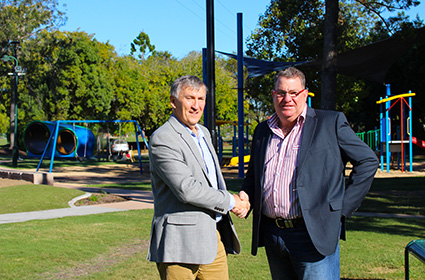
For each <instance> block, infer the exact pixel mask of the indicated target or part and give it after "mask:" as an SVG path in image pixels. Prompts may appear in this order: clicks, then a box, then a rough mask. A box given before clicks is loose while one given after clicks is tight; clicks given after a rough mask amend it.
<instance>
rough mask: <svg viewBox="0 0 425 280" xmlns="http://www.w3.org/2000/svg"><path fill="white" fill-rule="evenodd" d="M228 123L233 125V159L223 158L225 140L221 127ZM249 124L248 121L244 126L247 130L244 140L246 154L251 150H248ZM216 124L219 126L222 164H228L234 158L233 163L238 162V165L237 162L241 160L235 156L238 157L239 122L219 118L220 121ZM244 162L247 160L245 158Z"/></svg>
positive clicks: (219, 154) (219, 152) (219, 157)
mask: <svg viewBox="0 0 425 280" xmlns="http://www.w3.org/2000/svg"><path fill="white" fill-rule="evenodd" d="M226 124H229V125H232V126H233V138H232V158H231V159H226V158H223V144H224V141H223V137H222V136H221V129H220V128H221V126H222V125H226ZM248 125H249V124H248V123H244V126H245V127H246V132H245V135H246V137H244V139H243V142H244V143H245V145H244V146H245V148H244V154H246V153H248V152H249V151H248V135H249V133H248ZM216 126H217V128H218V159H219V161H220V163H221V165H228V164H229V163H230V162H231V160H232V159H233V163H234V162H236V165H237V163H239V160H236V159H234V158H237V151H236V150H237V149H236V148H237V146H238V145H237V127H238V122H237V121H220V120H218V121H216ZM244 162H245V160H244Z"/></svg>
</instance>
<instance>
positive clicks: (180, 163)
mask: <svg viewBox="0 0 425 280" xmlns="http://www.w3.org/2000/svg"><path fill="white" fill-rule="evenodd" d="M206 93H207V88H206V86H205V84H204V83H203V82H202V81H201V80H200V79H199V78H197V77H195V76H183V77H180V78H178V79H177V80H176V81H175V82H174V83H173V85H172V87H171V95H170V102H171V106H172V110H173V115H172V116H171V117H170V118H169V120H168V121H167V122H166V123H165V124H164V125H162V126H161V127H160V128H159V129H157V130H156V131H155V132H154V133H153V134H152V136H151V139H150V147H149V160H150V171H151V183H152V192H153V196H154V217H153V220H152V229H151V239H150V246H149V253H148V257H147V258H148V259H149V260H150V261H153V262H156V263H157V268H158V271H159V274H160V277H161V279H228V268H227V257H226V256H227V253H230V254H238V253H239V252H240V243H239V240H238V237H237V235H236V232H235V229H234V227H233V223H232V220H231V219H230V216H229V210H233V211H237V212H238V216H242V217H243V216H244V215H246V213H247V211H248V208H249V202H243V201H241V200H240V199H239V197H238V196H237V195H231V194H230V193H229V192H227V191H226V186H225V182H224V179H223V176H222V173H221V171H220V166H219V163H218V159H217V155H216V153H215V149H214V147H213V145H212V142H211V137H210V134H209V132H208V130H207V129H206V128H205V127H203V126H202V125H200V124H198V122H199V120H200V119H201V117H202V113H203V110H204V107H205V99H206Z"/></svg>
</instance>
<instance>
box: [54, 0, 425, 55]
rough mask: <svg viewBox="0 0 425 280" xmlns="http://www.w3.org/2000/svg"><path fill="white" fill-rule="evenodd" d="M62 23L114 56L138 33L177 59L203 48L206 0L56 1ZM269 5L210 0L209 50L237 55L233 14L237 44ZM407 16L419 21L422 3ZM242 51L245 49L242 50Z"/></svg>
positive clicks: (258, 0)
mask: <svg viewBox="0 0 425 280" xmlns="http://www.w3.org/2000/svg"><path fill="white" fill-rule="evenodd" d="M58 2H59V4H60V5H63V4H65V5H66V6H65V7H63V8H62V9H61V10H64V11H65V13H66V15H67V17H68V21H67V23H66V25H65V26H63V27H62V28H61V30H63V31H65V30H66V31H76V30H79V31H85V32H87V33H88V34H93V35H94V38H96V40H98V41H100V42H103V43H106V42H108V41H109V43H110V44H111V45H113V46H114V47H115V51H116V52H117V53H118V54H119V55H127V54H130V44H131V42H132V41H133V40H134V39H135V38H136V37H137V36H138V35H139V33H140V32H142V31H143V32H145V33H146V34H148V36H149V38H150V41H151V44H153V45H155V50H156V51H168V52H170V53H171V54H172V55H173V56H174V57H176V58H178V59H181V58H183V57H185V56H186V55H187V54H188V53H189V52H191V51H201V50H202V48H205V47H206V46H207V35H206V28H207V27H206V0H149V1H147V0H119V1H118V0H59V1H58ZM269 3H270V0H214V16H215V21H214V27H215V34H214V37H215V49H216V50H219V51H223V52H228V53H233V52H234V53H236V50H237V38H236V37H237V31H236V26H237V21H236V17H237V13H242V21H243V24H242V25H243V39H244V43H245V41H246V38H247V37H249V35H250V34H251V33H252V32H253V31H254V30H255V29H256V28H257V27H258V20H259V17H260V15H262V14H264V12H265V11H266V9H267V6H268V5H269ZM408 14H409V15H410V16H411V17H412V16H413V17H415V16H416V14H419V16H420V18H421V19H425V4H423V3H422V4H420V5H419V6H418V7H416V8H414V9H412V10H411V11H410V12H408ZM243 50H244V52H245V51H246V50H247V48H246V46H245V45H244V49H243Z"/></svg>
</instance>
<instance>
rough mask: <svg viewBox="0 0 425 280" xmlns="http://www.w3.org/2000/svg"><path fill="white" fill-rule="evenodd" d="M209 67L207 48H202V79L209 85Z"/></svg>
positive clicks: (206, 120)
mask: <svg viewBox="0 0 425 280" xmlns="http://www.w3.org/2000/svg"><path fill="white" fill-rule="evenodd" d="M207 67H208V65H207V48H202V81H203V82H204V84H206V85H208V73H207ZM207 99H208V96H207ZM204 126H206V127H208V106H205V109H204Z"/></svg>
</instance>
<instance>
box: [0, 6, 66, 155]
mask: <svg viewBox="0 0 425 280" xmlns="http://www.w3.org/2000/svg"><path fill="white" fill-rule="evenodd" d="M65 20H66V18H65V15H64V13H63V12H62V11H60V10H59V9H58V1H57V0H1V1H0V26H1V29H0V57H2V56H3V55H4V54H7V53H9V52H11V50H9V42H10V41H18V42H21V43H22V42H23V41H24V40H28V39H29V38H34V37H35V36H36V34H38V33H39V32H41V31H42V30H53V29H55V28H57V27H58V26H60V25H61V24H63V23H64V22H65ZM15 53H16V51H15ZM15 53H14V54H15ZM9 55H12V54H11V53H10V54H9ZM18 55H19V52H17V55H16V56H18ZM5 70H6V69H0V76H1V78H0V79H1V80H2V81H1V82H0V83H4V76H5V75H6V73H7V72H8V71H7V70H6V71H5ZM6 88H7V87H6ZM11 99H12V98H11ZM14 108H15V103H14V102H10V127H11V128H13V127H14V120H15V116H14V115H15V109H14ZM1 113H2V112H1V109H0V114H1ZM14 138H15V137H14V130H13V129H11V133H10V147H11V148H12V147H13V146H14Z"/></svg>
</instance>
